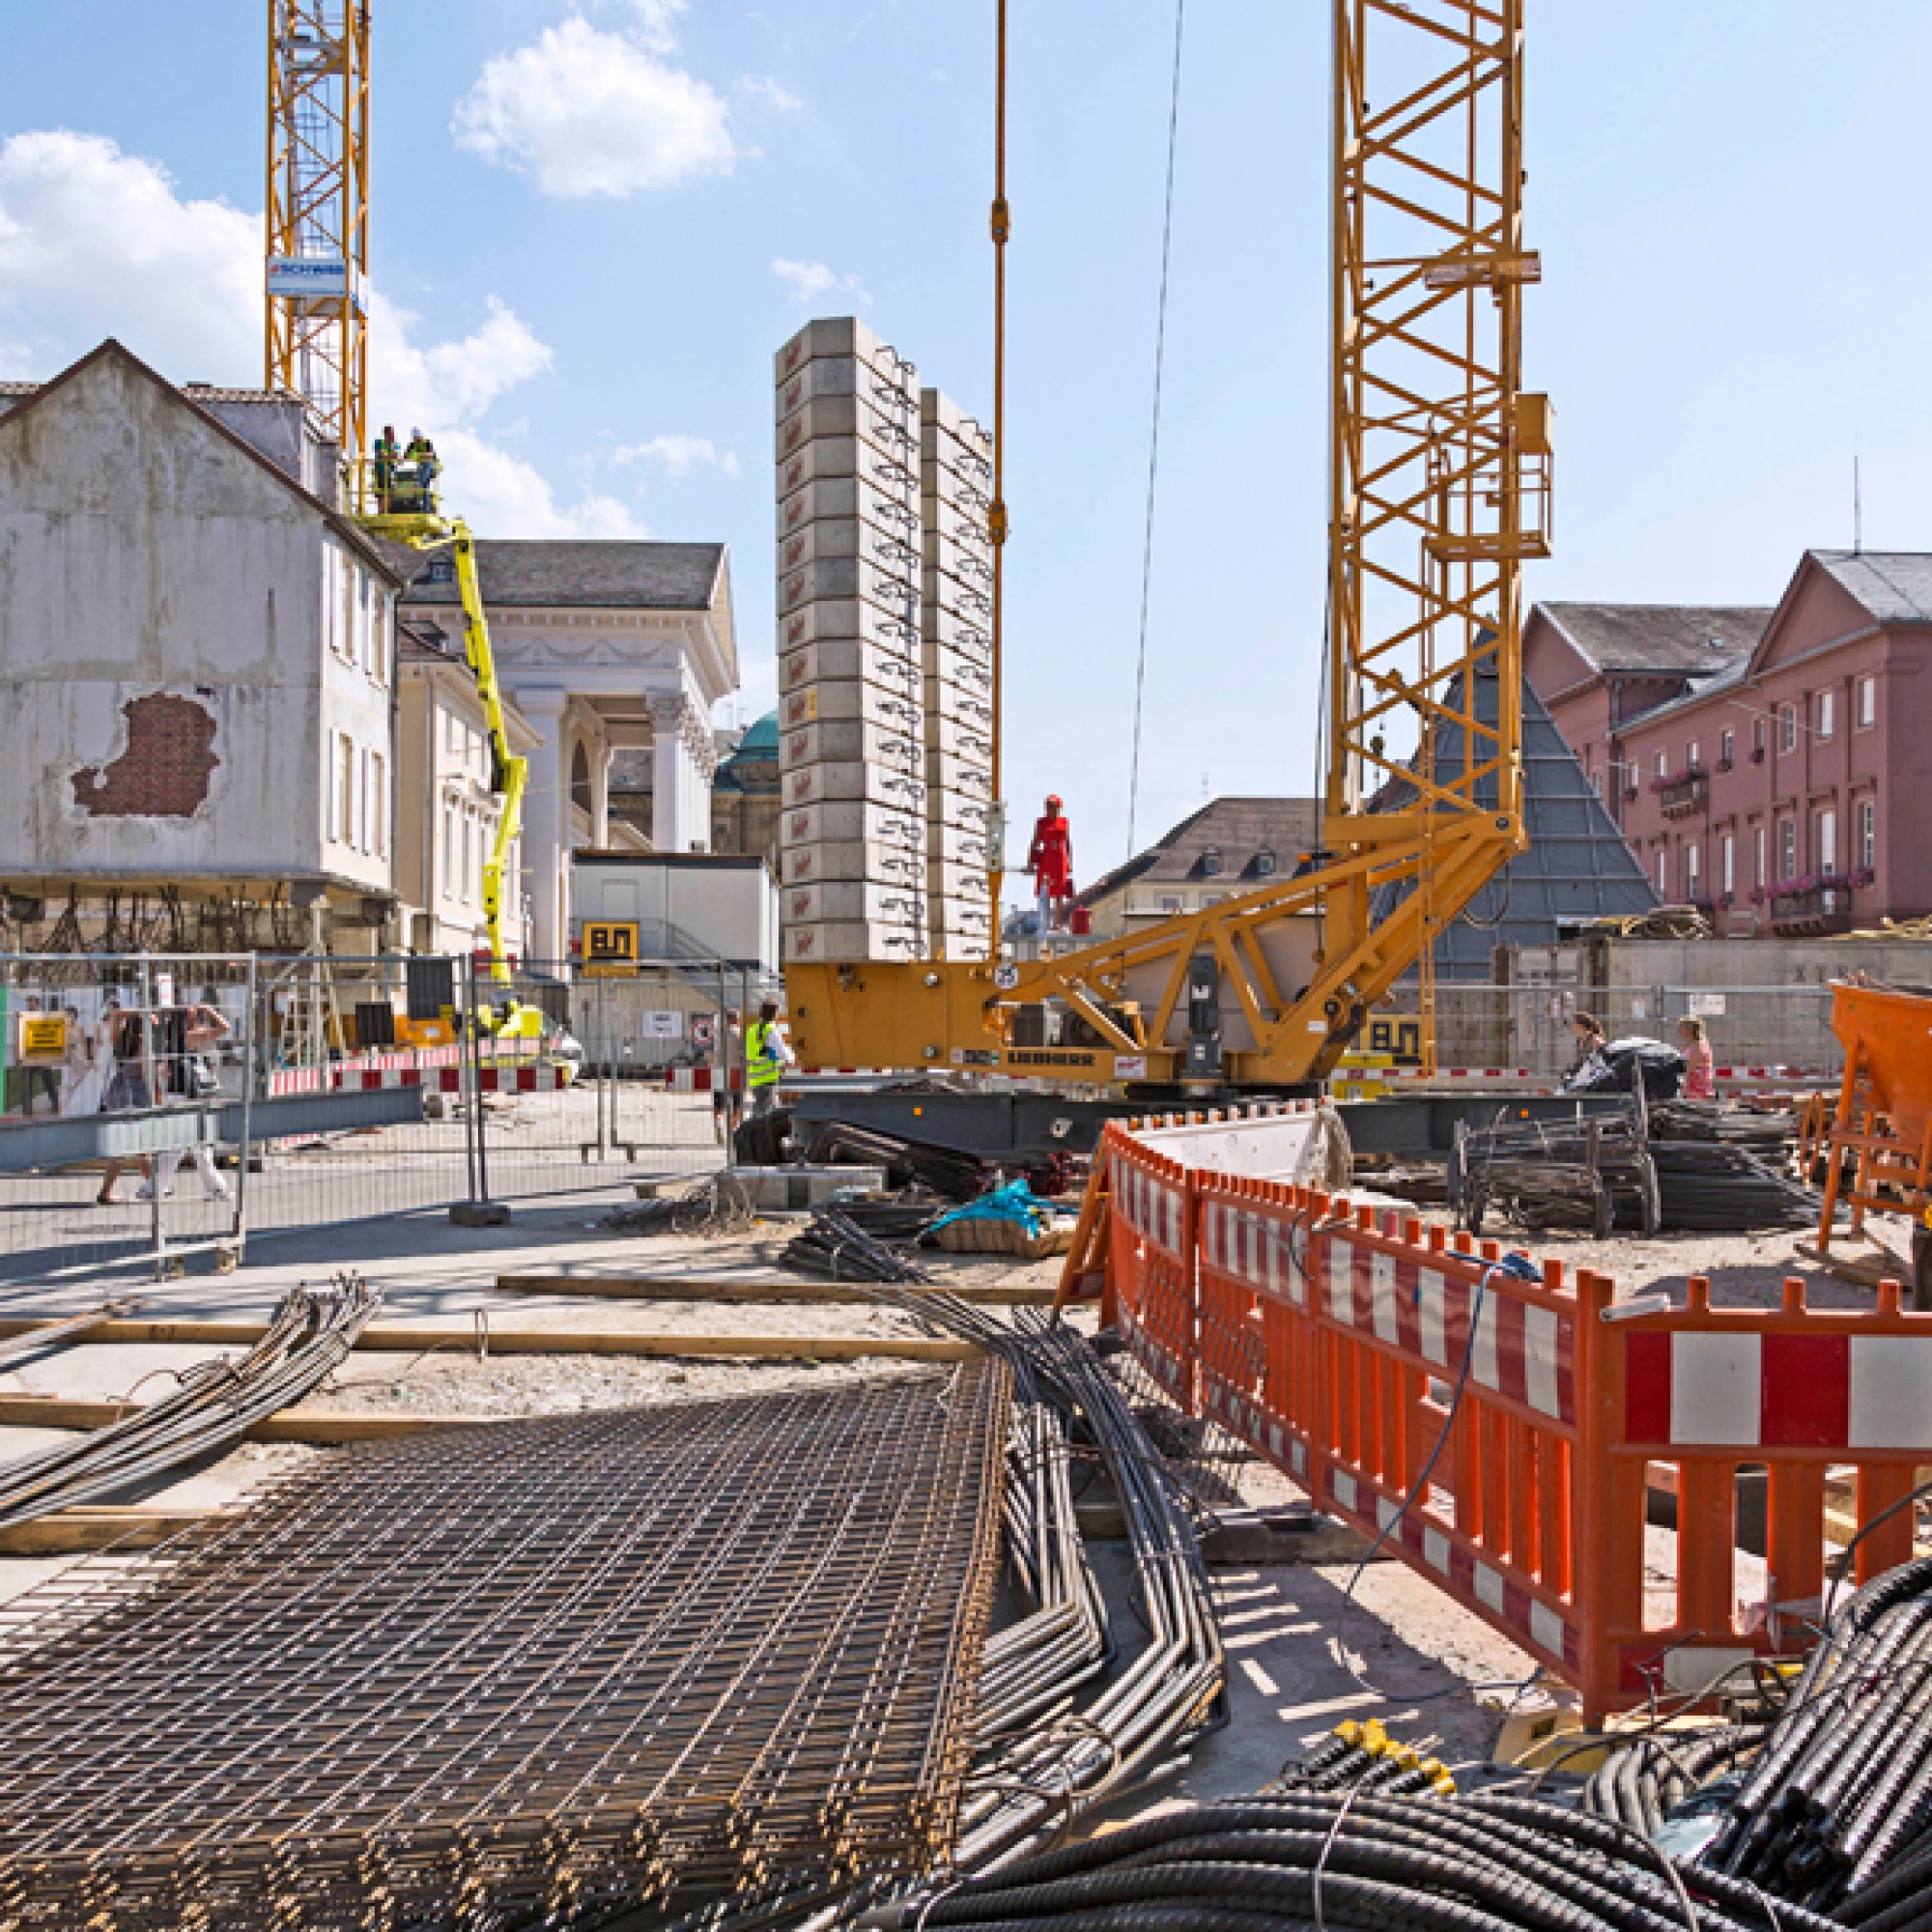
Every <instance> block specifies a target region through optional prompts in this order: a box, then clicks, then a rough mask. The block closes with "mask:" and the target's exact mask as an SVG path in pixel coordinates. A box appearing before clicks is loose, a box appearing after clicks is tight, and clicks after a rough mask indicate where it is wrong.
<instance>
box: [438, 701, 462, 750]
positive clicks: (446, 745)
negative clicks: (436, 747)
mask: <svg viewBox="0 0 1932 1932" xmlns="http://www.w3.org/2000/svg"><path fill="white" fill-rule="evenodd" d="M442 749H443V750H444V751H445V752H447V753H450V755H451V756H452V757H453V756H454V755H455V754H456V753H458V752H460V751H462V749H463V720H462V719H460V718H459V717H458V716H457V715H456V713H455V712H454V711H451V710H445V711H444V712H443V714H442Z"/></svg>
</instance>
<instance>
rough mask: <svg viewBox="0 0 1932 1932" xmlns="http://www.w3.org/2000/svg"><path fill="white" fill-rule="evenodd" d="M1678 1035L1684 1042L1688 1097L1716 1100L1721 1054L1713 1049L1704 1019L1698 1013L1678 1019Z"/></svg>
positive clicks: (1686, 1095)
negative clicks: (1718, 1054)
mask: <svg viewBox="0 0 1932 1932" xmlns="http://www.w3.org/2000/svg"><path fill="white" fill-rule="evenodd" d="M1677 1037H1678V1038H1679V1039H1681V1040H1682V1041H1683V1042H1684V1097H1685V1098H1686V1099H1687V1100H1715V1099H1716V1098H1717V1097H1718V1057H1717V1055H1716V1054H1714V1053H1713V1052H1712V1051H1711V1039H1710V1035H1709V1034H1708V1032H1707V1031H1706V1030H1705V1026H1704V1022H1703V1021H1702V1020H1700V1019H1698V1018H1696V1017H1695V1016H1694V1015H1693V1016H1692V1017H1691V1018H1690V1019H1682V1020H1679V1021H1678V1022H1677Z"/></svg>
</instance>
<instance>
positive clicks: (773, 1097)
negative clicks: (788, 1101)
mask: <svg viewBox="0 0 1932 1932" xmlns="http://www.w3.org/2000/svg"><path fill="white" fill-rule="evenodd" d="M794 1064H795V1063H794V1060H793V1055H792V1050H791V1042H790V1041H789V1040H788V1039H786V1038H785V1037H784V1029H783V1027H781V1025H780V1024H779V1006H778V1002H777V1001H776V1000H767V1001H766V1002H765V1003H764V1005H763V1006H761V1007H760V1008H759V1009H758V1017H757V1018H756V1019H754V1020H753V1022H752V1027H751V1031H750V1032H749V1033H747V1034H746V1036H745V1084H746V1085H747V1086H748V1087H750V1088H751V1090H752V1118H753V1120H754V1121H758V1120H762V1119H763V1118H764V1117H765V1116H766V1115H767V1114H769V1113H770V1112H771V1111H772V1109H773V1107H774V1106H776V1105H777V1104H778V1097H779V1081H780V1079H781V1076H782V1075H783V1073H784V1070H785V1068H786V1067H787V1066H790V1065H794Z"/></svg>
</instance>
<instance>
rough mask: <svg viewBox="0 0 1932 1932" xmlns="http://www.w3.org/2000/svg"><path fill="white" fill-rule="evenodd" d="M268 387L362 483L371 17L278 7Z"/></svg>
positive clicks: (316, 4) (272, 55)
mask: <svg viewBox="0 0 1932 1932" xmlns="http://www.w3.org/2000/svg"><path fill="white" fill-rule="evenodd" d="M266 206H267V208H268V230H269V232H268V277H267V288H266V292H267V295H268V340H267V355H266V360H267V378H266V380H267V384H268V386H269V387H270V388H271V389H288V390H291V391H293V392H294V393H295V394H296V395H298V396H299V397H301V399H302V400H303V402H305V403H306V404H307V405H308V410H309V415H310V418H311V420H312V421H313V423H314V426H315V430H316V434H317V435H318V436H319V437H320V439H321V440H323V441H325V442H327V443H332V444H333V445H334V446H335V449H336V452H337V456H338V460H339V461H340V464H341V466H342V472H343V474H344V475H345V476H346V477H350V478H355V477H357V476H359V475H360V474H361V461H362V453H363V449H364V447H365V446H366V443H367V440H368V415H367V406H366V402H365V395H366V391H367V384H368V343H367V312H366V297H365V284H366V282H367V278H368V273H369V9H368V7H367V5H366V4H364V0H269V185H268V199H267V203H266Z"/></svg>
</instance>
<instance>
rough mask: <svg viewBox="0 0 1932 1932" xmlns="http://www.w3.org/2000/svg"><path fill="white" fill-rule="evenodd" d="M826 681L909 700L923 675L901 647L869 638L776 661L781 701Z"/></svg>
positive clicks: (820, 645) (823, 645)
mask: <svg viewBox="0 0 1932 1932" xmlns="http://www.w3.org/2000/svg"><path fill="white" fill-rule="evenodd" d="M972 675H973V674H972V673H971V672H970V670H969V671H968V672H966V673H965V685H964V688H965V689H966V690H968V691H971V690H974V689H975V688H976V687H975V685H974V683H973V681H972ZM830 678H860V679H863V680H864V681H865V682H866V683H867V684H876V685H878V686H879V687H880V688H881V689H882V690H886V691H890V692H892V693H894V694H895V696H899V697H911V696H913V695H914V694H915V693H916V692H919V691H920V690H921V689H922V688H923V685H924V682H925V673H924V671H923V669H922V668H920V661H919V659H918V657H917V656H915V655H914V654H913V653H912V652H910V651H908V650H906V649H905V648H904V646H903V645H900V644H896V643H894V644H883V643H876V642H874V641H873V640H872V639H869V638H825V639H821V640H820V641H819V642H817V643H812V644H802V645H800V646H799V648H798V649H797V650H795V651H786V652H785V654H784V655H783V656H782V657H781V658H780V659H779V696H781V697H783V696H787V695H788V694H789V693H791V692H794V691H803V690H805V689H806V688H807V687H808V686H809V685H813V684H816V683H818V682H819V681H820V680H821V679H830ZM988 682H990V680H988Z"/></svg>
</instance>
